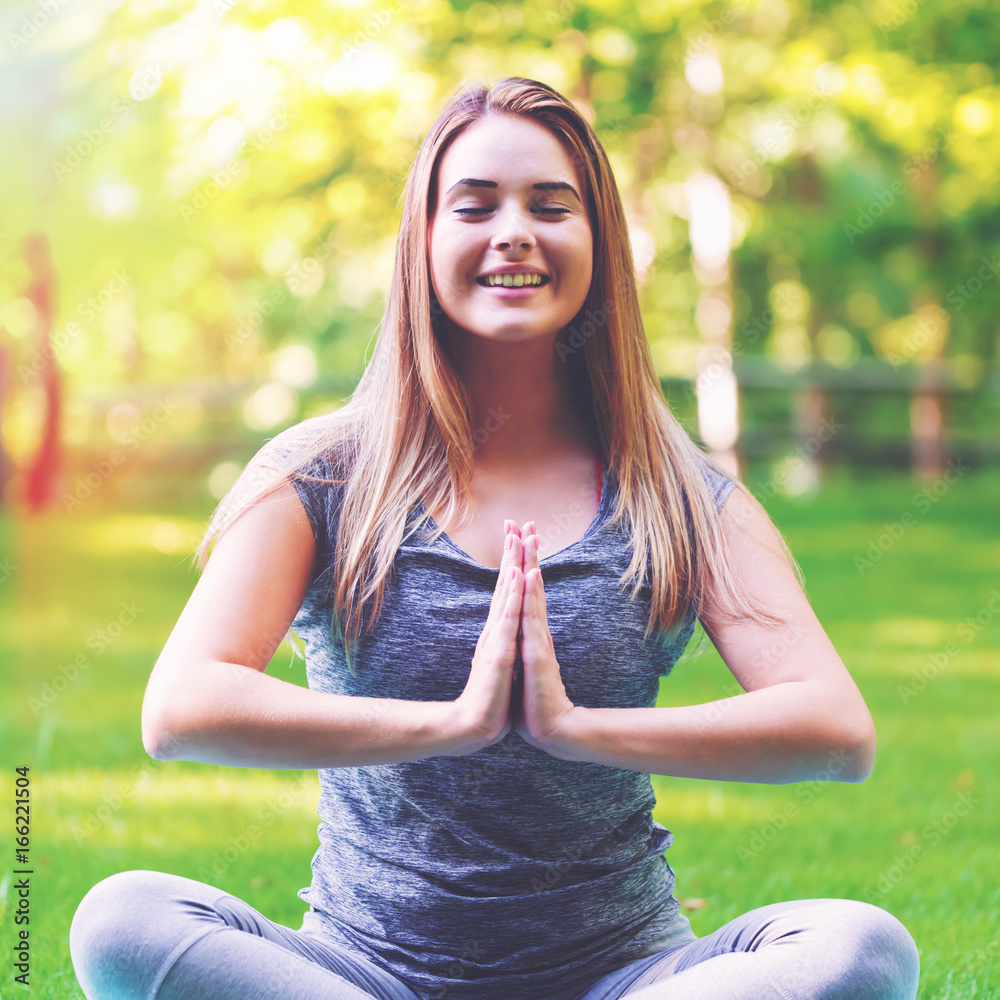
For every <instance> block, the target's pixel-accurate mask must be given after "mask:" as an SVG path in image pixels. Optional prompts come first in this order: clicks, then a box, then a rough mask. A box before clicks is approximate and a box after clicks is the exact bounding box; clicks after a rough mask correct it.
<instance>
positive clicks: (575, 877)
mask: <svg viewBox="0 0 1000 1000" xmlns="http://www.w3.org/2000/svg"><path fill="white" fill-rule="evenodd" d="M605 462H606V459H605ZM317 470H319V471H317ZM299 471H303V472H307V473H309V474H314V475H317V474H318V475H323V476H326V477H331V478H333V477H332V476H331V467H330V464H329V463H328V462H327V461H326V460H325V459H317V460H314V461H313V462H310V463H308V465H304V466H301V467H300V470H299ZM703 475H704V476H705V478H706V481H707V482H708V484H709V487H710V489H711V492H712V494H713V495H714V497H715V499H716V505H717V508H718V509H720V510H721V508H722V504H723V502H724V501H725V499H726V498H727V497H728V496H729V493H730V492H731V490H732V489H733V485H734V484H733V483H732V481H730V480H728V479H726V478H724V477H722V476H720V475H719V474H718V473H716V472H715V471H714V470H712V469H710V468H709V467H708V466H707V465H705V466H704V471H703ZM292 482H293V485H294V486H295V488H296V490H297V491H298V494H299V496H300V497H301V499H302V503H303V505H304V507H305V509H306V512H307V514H308V516H309V520H310V522H311V524H312V528H313V532H314V535H315V538H316V558H315V563H314V566H313V571H312V575H311V579H310V586H309V590H308V592H307V593H306V596H305V598H304V600H303V602H302V606H301V608H300V610H299V612H298V614H297V615H296V616H295V619H294V622H293V628H294V630H295V632H296V633H297V634H298V635H299V636H300V637H301V638H302V639H303V640H304V643H305V658H306V671H307V675H308V679H309V687H310V688H311V689H313V690H316V691H328V692H333V693H335V694H341V695H355V696H358V695H363V696H368V697H373V698H399V699H405V700H413V701H450V700H453V699H455V698H457V697H458V696H459V695H460V694H461V693H462V690H463V688H464V687H465V683H466V680H467V679H468V676H469V669H470V664H471V661H472V656H473V653H474V651H475V646H476V641H477V639H478V638H479V635H480V632H481V631H482V628H483V625H484V624H485V622H486V618H487V614H488V612H489V606H490V601H491V599H492V594H493V589H494V587H495V585H496V572H495V571H494V570H493V569H490V568H489V567H486V566H483V565H481V564H480V563H478V562H476V560H474V559H473V558H472V557H471V556H470V555H468V554H467V553H466V552H464V551H463V550H462V549H460V548H459V547H458V546H457V545H456V544H455V543H454V542H452V541H451V539H450V538H448V537H447V536H446V535H442V536H441V537H440V538H439V539H437V541H435V542H434V543H433V544H427V543H426V542H425V541H424V540H422V536H423V534H424V533H423V532H420V531H417V532H414V533H412V534H410V535H409V536H408V537H407V538H405V539H404V542H403V544H402V545H400V547H399V550H398V552H397V554H396V558H395V563H394V565H393V572H392V574H391V575H390V579H389V582H388V584H387V586H386V591H385V599H384V604H383V607H382V612H381V617H380V618H379V620H378V623H377V625H376V627H375V629H374V631H373V632H372V633H366V632H364V631H362V633H361V638H360V642H359V646H358V650H357V654H356V655H357V659H356V660H355V669H356V674H357V676H352V675H351V673H350V672H349V671H348V669H347V666H346V661H345V659H344V650H343V645H342V642H341V641H337V642H333V641H331V637H330V628H331V610H332V600H331V598H330V591H329V587H330V582H331V580H332V558H331V553H332V551H333V543H334V540H335V538H336V531H337V523H338V518H339V500H340V498H341V496H342V492H343V490H344V487H343V486H332V487H331V486H326V485H324V484H320V483H312V482H307V481H303V480H301V479H298V478H296V477H295V476H294V475H293V477H292ZM615 489H616V483H615V477H614V475H613V474H612V475H610V476H609V470H608V468H607V465H606V464H605V468H604V474H603V484H602V490H601V502H600V509H599V510H598V512H597V515H596V516H595V518H594V520H593V522H592V523H591V525H590V527H589V528H588V529H587V531H586V533H585V534H584V536H583V537H582V538H581V539H580V540H578V541H576V542H574V543H573V544H571V545H568V546H566V547H564V548H563V549H561V550H560V551H558V552H554V553H553V554H551V555H549V556H546V557H545V558H544V559H542V560H541V568H542V572H543V576H544V580H545V596H546V605H547V608H548V622H549V629H550V631H551V633H552V639H553V643H554V645H555V651H556V656H557V657H558V660H559V664H560V668H561V673H562V679H563V683H564V684H565V686H566V692H567V694H568V696H569V698H570V700H571V701H573V702H574V703H575V704H578V705H584V706H587V707H620V708H626V707H640V706H641V707H652V706H654V705H655V704H656V697H657V692H658V686H659V678H660V676H661V675H666V674H669V672H670V670H671V668H672V667H673V665H674V663H675V662H676V660H677V659H678V657H679V656H680V655H681V653H682V652H683V650H684V648H685V646H686V645H687V642H688V640H689V639H690V637H691V634H692V631H693V629H694V624H695V616H694V612H693V611H692V612H690V613H689V614H688V616H687V618H686V620H685V621H684V623H683V624H682V626H681V627H679V628H676V629H674V630H673V632H671V633H668V634H667V635H666V636H665V637H664V639H663V641H662V642H658V641H656V640H655V637H651V639H650V640H649V642H648V643H645V644H644V643H643V632H644V630H645V627H646V621H647V616H648V613H649V602H650V596H651V591H650V588H649V585H648V579H647V583H646V585H645V586H644V588H643V590H642V591H641V592H640V595H639V598H637V599H636V601H635V602H634V603H633V602H631V601H630V599H629V588H628V587H626V588H623V589H622V590H621V591H619V589H618V583H617V581H618V577H619V576H621V574H622V573H623V572H624V570H625V569H626V568H627V566H628V563H629V557H630V548H629V543H628V542H627V539H626V538H625V536H624V533H623V532H622V531H621V529H620V528H615V529H614V530H612V529H611V528H609V527H608V526H607V524H606V522H607V521H608V519H609V517H610V514H611V512H612V510H613V507H612V502H613V499H614V494H615ZM423 513H424V508H423V503H422V501H420V500H419V499H418V500H415V502H414V504H413V506H412V507H411V521H412V520H413V517H414V515H422V514H423ZM539 527H541V525H540V526H539ZM418 536H420V537H418ZM319 781H320V789H321V791H320V799H319V805H318V812H319V816H320V819H321V820H322V822H321V823H320V825H319V828H318V833H319V842H320V846H319V849H318V850H317V851H316V853H315V855H314V857H313V859H312V884H311V885H310V886H308V887H306V888H303V889H300V890H299V892H298V895H299V896H300V897H301V898H302V899H304V900H306V901H307V902H308V903H309V904H310V911H309V912H308V913H306V914H305V920H304V923H303V927H304V929H305V928H308V929H312V930H316V931H320V932H322V933H323V934H326V935H328V936H331V937H333V938H334V939H335V940H337V941H338V942H340V943H342V944H345V945H348V946H350V947H351V948H353V949H355V950H359V951H360V952H361V953H362V954H363V955H364V956H366V957H368V958H369V959H370V960H372V961H374V962H375V963H376V964H379V965H381V966H382V967H383V968H387V969H389V970H390V971H391V972H393V973H394V974H396V975H398V976H399V977H401V978H402V979H403V980H404V981H405V982H406V983H407V985H408V986H410V988H411V989H413V990H414V991H415V992H417V993H418V995H420V996H422V997H431V996H437V997H440V996H443V995H445V994H447V995H448V996H450V997H454V998H458V1000H510V998H511V997H517V996H523V997H531V996H535V997H545V996H555V995H557V994H560V993H566V992H567V990H571V989H572V988H573V987H574V985H579V987H580V988H582V986H583V985H586V984H588V983H589V982H591V981H593V980H594V979H595V978H596V977H597V976H598V975H602V974H604V973H605V972H611V971H613V970H614V969H616V968H620V967H621V966H623V965H625V964H627V963H628V962H631V961H634V960H635V959H637V958H640V957H643V956H644V955H646V954H652V953H653V952H654V951H658V950H662V949H664V948H666V947H671V946H673V944H674V943H678V944H679V943H683V942H686V941H689V940H694V939H695V937H694V934H693V933H692V931H691V928H690V924H689V923H688V921H687V918H686V917H684V915H683V914H681V913H680V912H679V909H678V908H679V903H678V901H677V900H676V899H675V898H674V896H673V889H674V873H673V870H672V869H671V867H670V865H669V864H668V863H667V860H666V858H665V857H664V856H663V852H664V850H666V849H667V848H668V847H669V846H670V845H671V844H672V843H673V839H674V838H673V834H671V833H670V831H669V830H667V829H666V828H665V827H663V826H661V825H660V824H659V823H656V822H654V821H653V819H652V817H651V809H652V807H653V805H654V804H655V802H656V798H655V795H654V793H653V788H652V784H651V782H650V777H649V775H648V774H646V773H643V772H640V771H633V770H628V769H623V768H617V767H610V766H607V765H604V764H593V763H586V762H576V761H566V760H560V759H558V758H556V757H553V756H551V755H550V754H547V753H545V752H544V751H542V750H539V749H537V748H535V747H533V746H531V745H530V744H528V743H526V742H525V741H524V740H523V739H522V738H521V737H520V736H519V735H518V734H517V733H513V732H511V733H508V734H507V736H506V737H505V738H504V739H503V740H501V741H500V742H499V743H496V744H494V745H493V746H490V747H487V748H485V749H483V750H480V751H478V752H476V753H472V754H468V755H466V756H463V757H446V756H436V757H429V758H425V759H423V760H418V761H408V762H403V763H398V764H381V765H372V766H367V767H339V768H321V769H320V770H319Z"/></svg>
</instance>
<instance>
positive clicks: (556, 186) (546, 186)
mask: <svg viewBox="0 0 1000 1000" xmlns="http://www.w3.org/2000/svg"><path fill="white" fill-rule="evenodd" d="M462 184H465V185H467V186H468V187H484V188H495V187H496V186H497V182H496V181H484V180H480V179H479V178H478V177H463V178H462V179H461V180H460V181H455V183H454V184H452V186H451V187H450V188H448V190H447V191H445V194H451V192H452V191H454V190H455V188H457V187H459V186H460V185H462ZM531 186H532V188H534V190H536V191H569V192H571V193H572V194H573V195H574V196H575V197H576V200H577V201H579V202H580V204H581V205H582V204H583V201H582V199H581V198H580V196H579V195H578V194H577V193H576V188H575V187H573V185H572V184H567V183H566V182H565V181H539V182H538V183H537V184H532V185H531Z"/></svg>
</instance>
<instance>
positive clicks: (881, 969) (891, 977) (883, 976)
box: [843, 899, 920, 1000]
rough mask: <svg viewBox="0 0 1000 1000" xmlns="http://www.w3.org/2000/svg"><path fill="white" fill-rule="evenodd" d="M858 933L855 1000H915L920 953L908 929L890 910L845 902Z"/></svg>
mask: <svg viewBox="0 0 1000 1000" xmlns="http://www.w3.org/2000/svg"><path fill="white" fill-rule="evenodd" d="M843 903H844V904H847V907H846V908H847V911H848V918H849V920H850V923H851V925H852V927H853V928H854V929H855V935H856V936H855V939H854V942H853V944H854V947H853V953H854V954H853V966H854V976H853V978H854V980H855V983H856V986H854V987H853V988H852V990H851V991H850V996H851V997H852V998H860V997H870V998H871V1000H914V998H915V997H916V995H917V983H918V981H919V979H920V953H919V951H918V950H917V945H916V942H915V941H914V940H913V937H912V936H911V934H910V932H909V931H908V930H907V929H906V927H905V926H903V924H902V923H901V922H900V921H899V920H898V919H897V918H896V917H894V916H893V915H892V914H891V913H889V911H888V910H883V909H882V908H881V907H880V906H876V905H875V904H874V903H866V902H862V901H861V900H856V899H850V900H843Z"/></svg>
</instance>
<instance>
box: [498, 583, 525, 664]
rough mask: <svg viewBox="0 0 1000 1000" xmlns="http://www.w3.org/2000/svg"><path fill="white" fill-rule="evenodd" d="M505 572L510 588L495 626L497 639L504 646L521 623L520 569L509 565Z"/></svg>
mask: <svg viewBox="0 0 1000 1000" xmlns="http://www.w3.org/2000/svg"><path fill="white" fill-rule="evenodd" d="M507 572H508V574H509V576H510V589H509V591H508V593H507V600H506V601H505V602H504V605H503V612H502V614H501V616H500V622H499V624H498V626H497V640H498V642H499V643H500V644H501V646H503V647H504V648H507V647H508V645H509V644H513V642H514V641H515V639H516V637H517V630H518V628H519V627H520V625H521V580H520V579H519V578H520V576H521V570H520V568H519V567H517V566H511V567H509V569H508V570H507Z"/></svg>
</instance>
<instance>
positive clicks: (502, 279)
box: [486, 274, 542, 288]
mask: <svg viewBox="0 0 1000 1000" xmlns="http://www.w3.org/2000/svg"><path fill="white" fill-rule="evenodd" d="M541 283H542V275H540V274H490V275H487V276H486V284H487V285H491V286H495V285H503V286H504V288H520V287H521V286H522V285H540V284H541Z"/></svg>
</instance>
